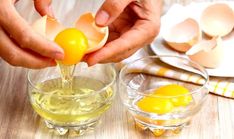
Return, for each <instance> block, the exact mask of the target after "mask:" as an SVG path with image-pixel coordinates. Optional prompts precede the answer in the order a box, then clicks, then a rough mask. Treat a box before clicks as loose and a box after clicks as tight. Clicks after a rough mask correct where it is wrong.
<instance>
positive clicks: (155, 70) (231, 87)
mask: <svg viewBox="0 0 234 139" xmlns="http://www.w3.org/2000/svg"><path fill="white" fill-rule="evenodd" d="M148 55H149V54H148V53H147V52H146V50H144V49H141V50H139V51H138V52H136V53H135V54H134V55H133V56H131V57H129V58H128V59H125V60H123V61H122V62H120V63H117V64H116V67H117V69H120V68H121V67H123V66H124V65H126V64H127V63H130V62H131V61H134V60H136V59H139V58H141V57H144V56H148ZM145 67H146V65H144V63H142V65H138V66H136V67H133V68H132V69H131V70H132V71H134V72H144V73H147V74H151V75H157V76H164V77H168V78H174V79H177V80H181V81H186V82H192V83H196V84H202V83H204V82H205V80H204V79H203V78H201V77H200V76H196V75H194V74H189V73H180V72H176V71H174V70H171V69H170V68H166V67H162V66H161V67H160V65H154V66H151V67H150V65H147V68H145ZM209 91H210V93H213V94H216V95H220V96H224V97H228V98H234V78H227V77H225V78H222V77H210V82H209Z"/></svg>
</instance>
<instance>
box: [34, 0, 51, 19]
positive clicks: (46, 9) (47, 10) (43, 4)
mask: <svg viewBox="0 0 234 139" xmlns="http://www.w3.org/2000/svg"><path fill="white" fill-rule="evenodd" d="M51 2H52V0H34V5H35V8H36V10H37V11H38V12H39V13H40V15H42V16H44V15H49V16H51V17H54V13H53V10H52V6H51Z"/></svg>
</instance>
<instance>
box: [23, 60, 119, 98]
mask: <svg viewBox="0 0 234 139" xmlns="http://www.w3.org/2000/svg"><path fill="white" fill-rule="evenodd" d="M99 65H100V64H99ZM105 66H110V68H111V70H112V73H113V74H114V75H113V79H112V81H111V82H110V83H108V84H106V85H105V87H103V88H101V89H100V90H97V91H93V92H92V93H90V94H88V95H84V96H76V95H62V96H63V97H85V96H90V95H93V94H94V93H95V94H96V93H101V92H103V91H105V90H106V89H108V88H109V87H110V86H112V85H113V84H114V83H115V81H116V78H117V76H116V74H117V72H116V69H115V68H114V66H113V65H112V64H105ZM49 68H51V67H49ZM52 68H55V67H52ZM39 70H43V69H39ZM33 71H36V70H35V69H30V70H28V72H27V79H28V82H29V84H30V85H31V86H32V88H33V89H35V90H36V91H39V92H40V93H41V94H45V95H49V94H51V93H49V92H47V91H42V90H41V89H38V88H37V87H36V86H35V85H34V84H33V83H32V81H31V78H30V75H31V74H30V73H31V72H33ZM56 95H57V94H56ZM58 96H61V95H58Z"/></svg>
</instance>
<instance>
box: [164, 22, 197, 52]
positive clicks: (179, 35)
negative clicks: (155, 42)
mask: <svg viewBox="0 0 234 139" xmlns="http://www.w3.org/2000/svg"><path fill="white" fill-rule="evenodd" d="M200 32H201V31H200V29H199V24H198V23H197V21H196V20H194V19H192V18H188V19H185V20H184V21H183V22H180V23H178V24H176V25H174V26H173V27H172V28H170V29H169V30H167V31H166V32H165V33H163V38H164V40H165V41H166V42H167V43H168V45H169V46H170V47H171V48H172V49H174V50H176V51H179V52H186V51H187V50H189V49H190V48H191V47H192V46H193V45H194V44H195V43H197V42H198V40H199V39H200V34H201V33H200Z"/></svg>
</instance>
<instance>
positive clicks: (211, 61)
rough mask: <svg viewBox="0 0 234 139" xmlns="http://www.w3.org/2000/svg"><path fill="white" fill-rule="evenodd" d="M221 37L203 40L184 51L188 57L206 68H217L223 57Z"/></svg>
mask: <svg viewBox="0 0 234 139" xmlns="http://www.w3.org/2000/svg"><path fill="white" fill-rule="evenodd" d="M221 43H222V40H221V38H215V37H214V38H213V39H211V40H203V41H201V42H199V43H197V44H196V45H194V46H193V47H192V48H191V49H190V50H188V51H187V52H186V55H188V57H189V58H190V59H191V60H193V61H195V62H197V63H199V64H201V65H202V66H204V67H207V68H217V67H218V66H219V65H220V63H221V61H222V58H223V52H224V50H223V47H222V45H221Z"/></svg>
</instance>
